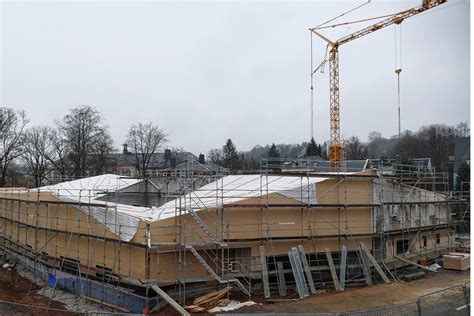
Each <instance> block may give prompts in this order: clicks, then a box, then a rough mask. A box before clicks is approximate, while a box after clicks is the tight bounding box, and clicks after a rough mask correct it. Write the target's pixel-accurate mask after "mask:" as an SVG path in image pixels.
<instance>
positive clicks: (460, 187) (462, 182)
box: [455, 161, 471, 192]
mask: <svg viewBox="0 0 474 316" xmlns="http://www.w3.org/2000/svg"><path fill="white" fill-rule="evenodd" d="M470 179H471V166H470V165H469V164H468V163H467V162H466V161H463V162H462V164H461V165H460V166H459V169H458V174H457V177H456V187H455V190H456V191H459V192H460V191H463V192H469V187H470V183H469V182H470Z"/></svg>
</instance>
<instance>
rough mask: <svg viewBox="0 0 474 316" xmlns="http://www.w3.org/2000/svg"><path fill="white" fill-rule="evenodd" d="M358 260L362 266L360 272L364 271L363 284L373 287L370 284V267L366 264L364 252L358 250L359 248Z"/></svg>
mask: <svg viewBox="0 0 474 316" xmlns="http://www.w3.org/2000/svg"><path fill="white" fill-rule="evenodd" d="M359 259H360V263H361V265H362V271H364V276H365V283H366V284H367V285H373V284H374V283H373V282H372V276H371V275H370V266H369V265H368V264H367V260H366V258H365V255H364V251H363V250H362V249H360V246H359Z"/></svg>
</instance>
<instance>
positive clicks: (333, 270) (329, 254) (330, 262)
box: [324, 248, 341, 291]
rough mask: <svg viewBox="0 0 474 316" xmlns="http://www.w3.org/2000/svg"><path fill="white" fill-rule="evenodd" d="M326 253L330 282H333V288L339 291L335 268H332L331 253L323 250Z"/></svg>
mask: <svg viewBox="0 0 474 316" xmlns="http://www.w3.org/2000/svg"><path fill="white" fill-rule="evenodd" d="M324 250H325V251H326V258H327V259H328V264H329V270H331V276H332V281H333V282H334V288H335V289H336V291H341V288H340V286H339V280H338V279H337V273H336V267H335V266H334V262H333V261H332V255H331V251H329V249H328V248H325V249H324Z"/></svg>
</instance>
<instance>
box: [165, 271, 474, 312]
mask: <svg viewBox="0 0 474 316" xmlns="http://www.w3.org/2000/svg"><path fill="white" fill-rule="evenodd" d="M469 279H470V271H469V270H467V271H452V270H444V269H440V270H438V272H437V273H427V274H426V275H425V276H424V277H423V278H422V279H419V280H414V281H410V282H406V281H398V282H392V283H390V284H378V285H374V286H370V287H364V288H352V289H346V290H345V291H344V292H335V291H327V292H326V293H323V294H319V295H314V296H309V297H307V298H304V299H302V300H292V301H282V302H278V303H269V302H266V301H265V299H264V298H263V296H258V295H256V296H253V297H252V300H253V301H255V302H259V303H262V304H263V305H255V306H252V307H244V308H241V309H239V310H236V311H232V312H230V313H318V312H320V313H323V312H333V313H337V312H346V311H352V310H362V309H369V308H377V307H383V306H387V305H397V304H403V303H409V302H413V301H415V300H416V299H417V298H418V297H419V296H421V295H424V294H428V293H432V292H435V291H437V290H442V289H445V288H448V287H450V286H454V285H458V284H461V283H462V284H464V283H466V282H468V281H469ZM231 298H234V299H238V300H239V301H244V300H245V299H244V298H243V297H242V296H240V295H235V296H234V297H231ZM456 307H458V306H456ZM159 315H178V314H177V313H176V312H175V311H174V310H173V309H172V308H171V307H170V306H167V307H166V308H165V309H164V310H162V311H161V312H160V313H159ZM196 315H197V314H196ZM200 315H203V314H202V313H201V314H200ZM444 315H445V316H446V315H447V314H444Z"/></svg>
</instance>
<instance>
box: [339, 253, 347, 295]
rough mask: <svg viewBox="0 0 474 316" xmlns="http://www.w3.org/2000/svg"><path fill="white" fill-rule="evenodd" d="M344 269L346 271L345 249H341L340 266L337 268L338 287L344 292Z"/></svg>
mask: <svg viewBox="0 0 474 316" xmlns="http://www.w3.org/2000/svg"><path fill="white" fill-rule="evenodd" d="M346 269H347V247H346V246H345V245H343V246H342V247H341V265H340V268H339V287H340V288H341V291H344V288H345V286H346Z"/></svg>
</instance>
